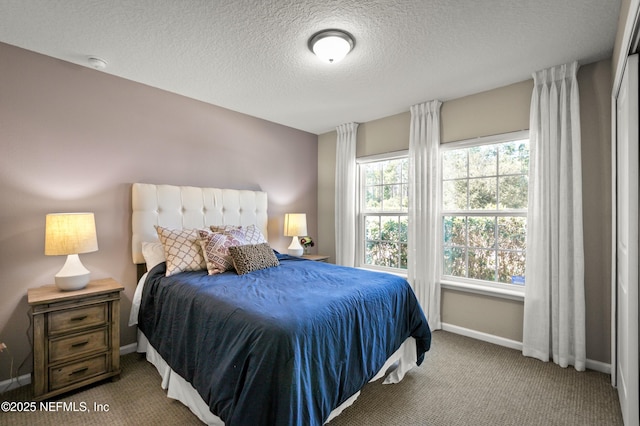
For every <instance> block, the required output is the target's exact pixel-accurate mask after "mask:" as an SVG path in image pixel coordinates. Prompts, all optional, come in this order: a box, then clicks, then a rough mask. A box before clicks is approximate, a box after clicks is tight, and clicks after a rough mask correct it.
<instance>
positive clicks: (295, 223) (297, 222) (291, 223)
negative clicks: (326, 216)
mask: <svg viewBox="0 0 640 426" xmlns="http://www.w3.org/2000/svg"><path fill="white" fill-rule="evenodd" d="M284 235H285V236H286V237H299V236H304V235H307V215H306V214H305V213H287V214H285V215H284Z"/></svg>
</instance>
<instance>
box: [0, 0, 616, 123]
mask: <svg viewBox="0 0 640 426" xmlns="http://www.w3.org/2000/svg"><path fill="white" fill-rule="evenodd" d="M619 8H620V0H395V1H394V0H362V1H355V0H337V1H336V0H325V1H322V2H320V1H315V0H298V1H292V0H264V1H259V0H240V1H219V0H109V1H104V0H0V41H1V42H4V43H8V44H12V45H15V46H19V47H22V48H25V49H28V50H32V51H35V52H39V53H43V54H45V55H49V56H52V57H55V58H59V59H63V60H65V61H69V62H73V63H77V64H82V65H85V66H89V65H88V62H87V58H88V56H90V55H96V56H99V57H101V58H103V59H105V60H106V61H107V62H108V66H107V68H106V69H105V70H104V71H103V72H106V73H109V74H113V75H116V76H120V77H124V78H126V79H129V80H133V81H137V82H140V83H144V84H147V85H150V86H154V87H158V88H161V89H164V90H168V91H170V92H174V93H178V94H182V95H184V96H188V97H191V98H194V99H198V100H201V101H204V102H208V103H211V104H214V105H218V106H222V107H225V108H228V109H231V110H235V111H239V112H243V113H246V114H249V115H252V116H255V117H260V118H263V119H266V120H269V121H273V122H276V123H280V124H284V125H286V126H290V127H293V128H297V129H301V130H305V131H308V132H311V133H316V134H320V133H324V132H327V131H330V130H333V129H335V127H336V126H337V125H340V124H342V123H346V122H351V121H355V122H366V121H370V120H373V119H377V118H381V117H385V116H388V115H392V114H396V113H400V112H403V111H407V110H408V109H409V107H410V106H411V105H413V104H416V103H419V102H423V101H428V100H432V99H440V100H443V101H446V100H448V99H453V98H457V97H460V96H465V95H469V94H472V93H477V92H481V91H484V90H489V89H492V88H495V87H500V86H504V85H507V84H511V83H515V82H518V81H523V80H526V79H528V78H530V77H531V73H532V72H533V71H536V70H539V69H542V68H547V67H550V66H554V65H558V64H562V63H566V62H570V61H573V60H578V61H579V62H580V64H582V65H584V64H587V63H590V62H594V61H597V60H600V59H604V58H608V57H611V53H612V51H613V44H614V38H615V32H616V27H617V20H618V14H619ZM326 28H339V29H343V30H346V31H348V32H350V33H351V34H353V35H354V37H355V39H356V47H355V49H354V50H353V51H352V52H351V53H350V54H349V55H348V56H347V57H346V58H345V59H344V60H343V61H342V62H340V63H337V64H326V63H323V62H321V61H320V60H319V59H318V58H316V57H315V56H314V55H313V54H312V53H311V52H310V51H309V50H308V48H307V41H308V39H309V37H310V36H311V35H312V34H314V33H315V32H317V31H319V30H321V29H326Z"/></svg>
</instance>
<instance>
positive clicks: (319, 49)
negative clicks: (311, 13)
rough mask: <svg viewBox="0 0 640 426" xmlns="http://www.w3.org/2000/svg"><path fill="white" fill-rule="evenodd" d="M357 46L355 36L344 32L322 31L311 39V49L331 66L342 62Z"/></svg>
mask: <svg viewBox="0 0 640 426" xmlns="http://www.w3.org/2000/svg"><path fill="white" fill-rule="evenodd" d="M355 45H356V42H355V40H354V39H353V36H352V35H351V34H349V33H348V32H346V31H342V30H322V31H320V32H317V33H315V34H314V35H312V36H311V38H310V39H309V49H310V50H311V51H312V52H313V53H315V54H316V56H318V58H320V59H322V60H323V61H325V62H329V63H330V64H335V63H336V62H339V61H340V60H342V58H344V57H345V56H347V53H349V52H350V51H351V50H352V49H353V47H354V46H355Z"/></svg>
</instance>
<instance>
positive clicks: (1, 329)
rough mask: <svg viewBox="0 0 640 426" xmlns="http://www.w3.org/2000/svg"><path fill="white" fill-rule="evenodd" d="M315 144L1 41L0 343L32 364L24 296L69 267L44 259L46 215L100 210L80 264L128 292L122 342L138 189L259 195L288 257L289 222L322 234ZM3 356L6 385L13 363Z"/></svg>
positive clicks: (126, 332) (132, 276) (309, 137)
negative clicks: (300, 217) (152, 186)
mask: <svg viewBox="0 0 640 426" xmlns="http://www.w3.org/2000/svg"><path fill="white" fill-rule="evenodd" d="M317 140H318V138H317V136H316V135H313V134H310V133H306V132H302V131H298V130H294V129H291V128H288V127H284V126H280V125H277V124H274V123H270V122H267V121H264V120H260V119H256V118H253V117H249V116H246V115H243V114H239V113H236V112H233V111H229V110H226V109H223V108H219V107H215V106H212V105H209V104H205V103H202V102H198V101H194V100H192V99H188V98H185V97H182V96H178V95H174V94H171V93H168V92H164V91H161V90H157V89H154V88H151V87H149V86H144V85H141V84H137V83H134V82H131V81H128V80H125V79H122V78H118V77H114V76H110V75H108V74H105V73H102V72H99V71H96V70H93V69H89V68H85V67H81V66H78V65H74V64H71V63H67V62H63V61H60V60H57V59H53V58H50V57H46V56H43V55H39V54H35V53H32V52H29V51H26V50H22V49H18V48H16V47H12V46H9V45H6V44H2V43H0V200H2V201H1V204H0V205H1V207H0V271H1V272H2V273H1V274H0V341H2V342H6V343H7V346H8V347H9V349H10V350H11V354H12V355H13V357H14V359H15V362H14V367H17V366H18V365H20V364H21V363H22V362H23V360H25V359H26V362H25V363H24V365H23V367H22V368H21V369H20V374H26V373H28V372H29V371H31V360H30V358H28V359H27V356H28V354H29V352H30V345H29V341H28V339H27V331H28V328H29V317H28V312H29V306H28V305H27V302H26V293H27V289H28V288H32V287H38V286H41V285H44V284H48V283H51V282H53V276H54V275H55V273H56V272H57V271H58V270H59V269H60V268H61V267H62V264H63V263H64V258H62V257H58V256H44V218H45V215H46V214H47V213H50V212H58V211H62V212H65V211H67V212H68V211H92V212H94V213H95V217H96V226H97V233H98V244H99V251H97V252H95V253H88V254H84V255H81V259H82V261H83V263H84V264H85V266H87V268H88V269H89V270H91V271H92V276H93V277H94V278H102V277H107V276H110V277H113V278H115V279H116V280H118V281H119V282H121V283H122V284H123V285H124V286H125V288H126V290H125V292H124V294H123V296H122V297H123V303H122V311H121V321H120V325H121V329H122V339H121V344H122V345H126V344H129V343H133V342H134V341H135V328H133V327H128V326H127V322H128V316H129V312H130V307H131V299H132V297H133V292H134V289H135V285H136V269H135V266H134V265H133V263H132V260H131V235H130V234H131V225H130V223H131V219H130V216H131V195H130V192H131V183H133V182H149V183H167V184H176V185H194V186H212V187H227V188H237V189H261V190H263V191H266V192H267V193H268V195H269V242H270V243H271V244H272V245H273V246H274V248H276V249H278V250H286V247H287V246H288V244H289V242H290V240H289V239H287V238H285V237H283V236H282V221H283V217H284V213H286V212H291V211H302V212H306V213H307V215H308V222H309V223H308V226H309V233H310V235H314V236H315V235H317V232H316V219H317V217H316V212H317V211H318V205H317V200H318V197H317V188H318V182H317V176H318V173H317V164H318V158H317V156H318V147H317ZM5 354H6V352H5V353H4V354H2V355H0V380H4V379H7V378H8V374H9V364H10V359H9V358H8V357H7V356H5Z"/></svg>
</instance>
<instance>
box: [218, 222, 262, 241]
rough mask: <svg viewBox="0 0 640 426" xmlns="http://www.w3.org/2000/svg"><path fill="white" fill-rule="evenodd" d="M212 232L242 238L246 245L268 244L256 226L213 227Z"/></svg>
mask: <svg viewBox="0 0 640 426" xmlns="http://www.w3.org/2000/svg"><path fill="white" fill-rule="evenodd" d="M211 230H212V231H213V232H221V233H223V234H228V235H233V236H235V237H236V238H242V240H243V241H244V243H245V244H262V243H266V242H267V239H266V238H265V237H264V235H262V232H261V231H260V230H259V229H258V227H257V226H255V225H249V226H237V225H212V226H211Z"/></svg>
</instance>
